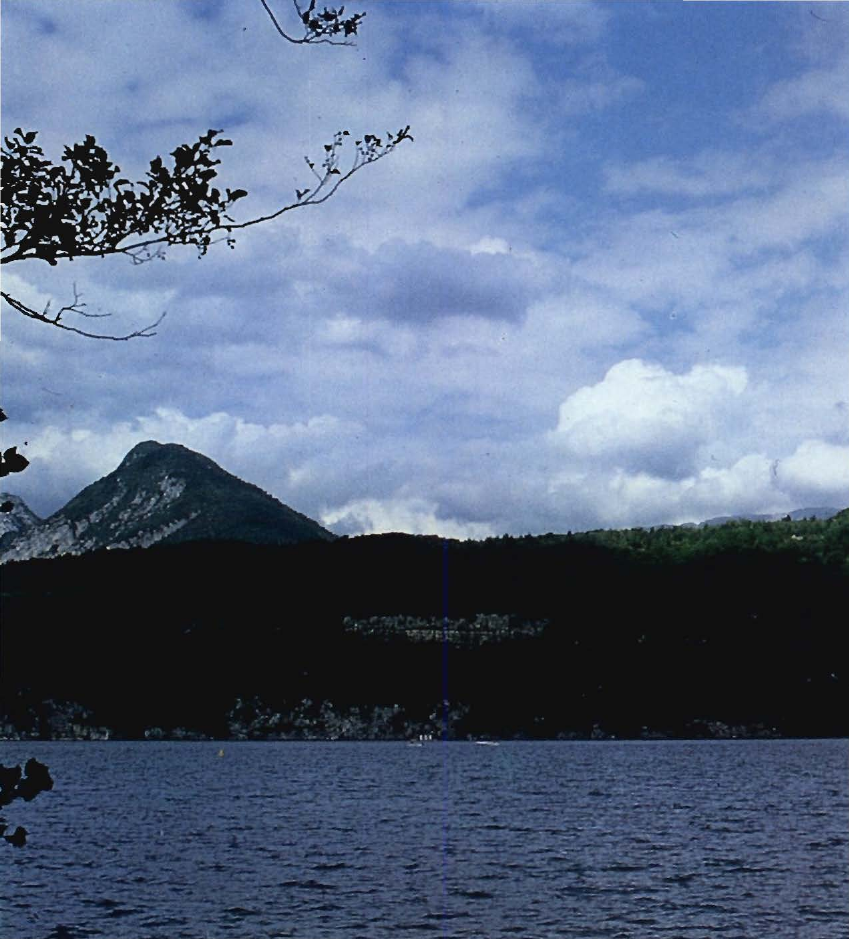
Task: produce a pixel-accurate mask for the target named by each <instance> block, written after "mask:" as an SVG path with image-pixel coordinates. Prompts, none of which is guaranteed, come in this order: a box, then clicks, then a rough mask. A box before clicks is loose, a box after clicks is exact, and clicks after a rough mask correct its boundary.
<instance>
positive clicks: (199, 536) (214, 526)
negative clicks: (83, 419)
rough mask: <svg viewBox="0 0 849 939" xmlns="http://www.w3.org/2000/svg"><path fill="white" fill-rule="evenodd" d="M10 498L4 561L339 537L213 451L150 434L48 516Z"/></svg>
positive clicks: (0, 544)
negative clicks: (232, 469) (184, 544)
mask: <svg viewBox="0 0 849 939" xmlns="http://www.w3.org/2000/svg"><path fill="white" fill-rule="evenodd" d="M4 498H5V497H4ZM12 498H14V499H15V500H16V502H17V503H18V507H17V509H16V510H13V512H11V513H8V514H9V515H11V516H12V517H13V518H12V520H11V521H10V522H9V524H10V526H11V525H17V526H18V527H17V528H12V527H10V528H9V529H8V530H7V531H6V533H5V534H4V535H3V536H2V538H0V562H3V561H12V560H24V559H27V558H37V557H54V556H56V555H60V554H84V553H86V552H88V551H95V550H97V549H98V548H131V547H148V546H149V545H152V544H156V543H158V542H170V543H174V542H181V541H200V540H205V539H210V540H215V541H247V542H251V543H254V544H296V543H298V542H302V541H314V540H325V541H327V540H332V539H333V538H334V537H335V536H334V535H333V534H332V533H331V532H329V531H327V530H326V529H325V528H322V527H321V526H320V525H319V524H318V523H317V522H314V521H313V520H312V519H310V518H307V517H306V516H305V515H301V514H300V513H299V512H295V511H294V510H293V509H290V508H289V507H288V506H286V505H283V503H282V502H278V500H277V499H275V498H273V497H272V496H270V495H268V494H267V493H265V492H263V491H262V490H261V489H259V488H258V487H256V486H253V485H251V484H250V483H246V482H243V481H242V480H241V479H238V478H237V477H236V476H233V475H231V474H230V473H228V472H226V471H225V470H223V469H222V468H221V467H220V466H218V464H217V463H214V462H213V461H212V460H210V459H209V458H208V457H205V456H203V455H202V454H200V453H195V452H194V451H193V450H189V449H188V448H186V447H183V446H180V445H179V444H175V443H169V444H161V443H157V442H156V441H153V440H148V441H146V442H144V443H140V444H138V445H137V446H135V447H133V449H132V450H130V452H129V453H128V454H127V455H126V456H125V457H124V459H123V460H122V462H121V464H120V466H119V467H118V468H117V469H116V470H115V471H114V472H112V473H110V474H109V475H108V476H104V477H103V478H102V479H99V480H98V481H97V482H95V483H92V484H91V485H90V486H87V487H86V488H85V489H83V490H82V492H80V493H79V494H78V495H76V496H74V498H73V499H71V501H70V502H68V504H67V505H66V506H64V508H62V509H60V510H59V511H58V512H56V513H55V514H54V515H51V516H50V517H49V518H47V519H44V520H43V521H41V520H39V519H38V518H37V517H36V516H34V515H33V513H32V512H30V511H29V509H27V507H26V505H25V504H24V503H23V502H22V501H21V500H19V499H17V497H12ZM15 518H17V521H15ZM28 523H29V524H28Z"/></svg>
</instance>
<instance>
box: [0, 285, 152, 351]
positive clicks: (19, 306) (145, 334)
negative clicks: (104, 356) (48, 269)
mask: <svg viewBox="0 0 849 939" xmlns="http://www.w3.org/2000/svg"><path fill="white" fill-rule="evenodd" d="M0 296H2V297H3V299H4V300H5V301H6V303H8V304H9V306H10V307H11V308H12V309H13V310H17V312H18V313H21V314H22V315H23V316H28V317H29V318H30V319H34V320H38V321H39V322H40V323H47V324H48V325H50V326H55V327H56V328H57V329H64V330H66V331H67V332H69V333H76V334H77V335H78V336H85V337H86V338H87V339H111V340H113V341H114V342H126V341H127V340H128V339H149V338H150V337H151V336H155V335H156V327H157V326H159V324H160V323H161V322H162V320H164V319H165V312H163V313H162V314H161V316H159V318H158V319H157V320H156V321H155V322H153V323H151V324H150V325H149V326H144V327H142V329H136V330H133V332H131V333H127V334H126V335H124V336H112V335H109V333H90V332H87V331H86V330H84V329H77V327H76V326H69V325H68V324H67V323H63V322H61V321H60V317H61V315H62V313H67V312H72V313H79V314H80V315H82V316H88V317H90V318H99V317H104V316H110V315H111V314H109V313H85V312H83V310H82V309H80V306H81V305H82V306H85V304H81V303H80V299H79V297H80V295H79V294H77V290H76V285H75V286H74V302H73V303H71V304H68V305H67V306H64V307H62V309H61V310H59V312H58V313H57V314H56V315H55V316H54V317H51V316H50V315H49V313H48V311H49V308H50V304H49V303H48V304H47V306H46V307H45V308H44V311H43V312H42V313H39V312H38V310H33V309H32V307H28V306H26V304H24V303H21V301H20V300H16V299H15V297H13V296H12V295H11V294H8V293H6V291H5V290H4V291H2V293H0ZM166 312H167V311H166Z"/></svg>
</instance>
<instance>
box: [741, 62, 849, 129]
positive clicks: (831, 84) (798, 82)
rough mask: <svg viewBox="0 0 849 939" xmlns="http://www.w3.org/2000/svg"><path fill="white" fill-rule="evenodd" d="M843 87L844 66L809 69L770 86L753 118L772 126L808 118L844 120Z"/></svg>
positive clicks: (847, 112) (847, 99) (847, 107)
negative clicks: (769, 123) (821, 117)
mask: <svg viewBox="0 0 849 939" xmlns="http://www.w3.org/2000/svg"><path fill="white" fill-rule="evenodd" d="M847 85H849V72H847V69H846V64H845V62H841V63H839V64H838V65H837V66H835V67H831V68H819V69H813V70H811V71H809V72H805V73H803V74H802V75H799V76H797V77H795V78H790V79H786V80H784V81H781V82H777V83H776V84H775V85H773V87H772V88H770V90H769V91H768V92H767V93H766V94H765V95H764V97H763V99H762V100H761V102H760V104H759V105H758V107H757V108H756V111H755V115H756V117H757V118H760V119H765V120H767V121H774V122H778V121H788V120H793V119H795V118H799V117H805V116H807V115H811V114H833V115H835V116H837V117H840V118H843V119H844V120H847V119H849V94H847V91H846V89H847Z"/></svg>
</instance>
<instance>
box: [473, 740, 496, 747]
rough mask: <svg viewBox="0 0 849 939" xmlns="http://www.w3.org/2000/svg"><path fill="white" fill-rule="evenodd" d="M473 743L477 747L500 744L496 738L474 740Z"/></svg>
mask: <svg viewBox="0 0 849 939" xmlns="http://www.w3.org/2000/svg"><path fill="white" fill-rule="evenodd" d="M475 743H476V744H477V745H478V746H479V747H497V746H500V744H499V743H498V741H497V740H476V741H475Z"/></svg>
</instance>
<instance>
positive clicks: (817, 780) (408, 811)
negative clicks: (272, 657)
mask: <svg viewBox="0 0 849 939" xmlns="http://www.w3.org/2000/svg"><path fill="white" fill-rule="evenodd" d="M222 749H223V754H222V753H221V751H222ZM29 756H35V757H36V758H37V759H39V760H42V761H43V762H45V763H47V764H48V765H49V767H50V769H51V772H52V774H53V776H54V778H55V781H56V786H55V789H54V791H53V792H50V793H46V794H43V795H41V796H39V798H38V799H36V800H35V801H34V802H32V803H31V804H28V805H22V804H21V803H19V802H17V803H15V804H14V805H12V806H9V807H8V808H7V809H6V810H5V814H6V816H7V819H8V821H9V822H10V823H11V824H12V825H13V826H14V825H17V824H22V825H25V827H26V828H27V829H28V830H29V831H30V838H29V843H28V844H27V846H26V847H25V848H22V849H20V850H18V849H15V848H13V847H11V846H8V845H2V848H4V849H5V850H2V851H1V852H0V870H2V876H0V910H2V913H1V914H0V915H1V916H2V919H0V935H2V936H3V937H4V939H6V937H8V939H12V937H20V939H46V937H48V936H62V935H65V936H70V937H80V939H82V937H116V939H121V937H133V939H142V937H168V939H176V937H191V939H199V937H248V936H250V937H283V936H298V937H315V939H323V937H327V939H336V937H369V939H371V937H375V939H378V937H389V936H392V937H397V936H410V937H418V936H422V937H429V936H434V937H473V936H474V937H532V939H544V937H583V939H602V937H611V939H652V937H665V939H706V937H711V939H714V937H723V939H845V937H846V936H847V935H849V908H847V896H849V890H848V889H847V888H849V873H847V872H849V839H847V818H849V792H848V791H847V790H848V789H849V771H847V756H849V742H847V741H845V740H806V741H799V740H770V741H745V740H730V741H698V742H684V741H645V742H642V741H639V742H637V741H631V742H613V741H603V742H503V743H501V744H500V745H499V746H480V745H476V744H473V743H460V742H452V743H442V742H432V743H426V744H424V745H423V746H410V745H408V744H405V743H341V742H337V743H318V742H285V743H229V742H228V743H213V742H208V743H207V742H204V743H189V742H172V743H164V742H119V741H116V742H108V743H89V742H85V743H18V742H15V743H3V744H0V762H3V763H5V764H7V765H8V764H10V763H16V762H20V761H23V760H25V759H26V758H27V757H29ZM60 927H62V928H60ZM63 928H64V932H63Z"/></svg>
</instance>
